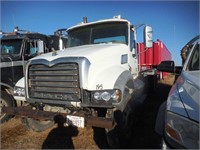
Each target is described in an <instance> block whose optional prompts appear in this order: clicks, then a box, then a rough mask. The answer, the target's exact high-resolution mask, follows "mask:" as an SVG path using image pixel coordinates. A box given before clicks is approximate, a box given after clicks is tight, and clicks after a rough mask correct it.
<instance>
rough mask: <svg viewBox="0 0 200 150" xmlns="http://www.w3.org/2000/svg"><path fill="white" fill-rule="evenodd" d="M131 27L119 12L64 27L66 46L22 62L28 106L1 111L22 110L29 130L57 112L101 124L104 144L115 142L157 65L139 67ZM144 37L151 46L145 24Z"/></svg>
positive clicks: (124, 133) (70, 120) (69, 119)
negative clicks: (24, 67) (118, 14)
mask: <svg viewBox="0 0 200 150" xmlns="http://www.w3.org/2000/svg"><path fill="white" fill-rule="evenodd" d="M136 30H137V27H135V26H134V25H133V24H131V23H130V22H129V21H128V20H126V19H122V18H121V17H120V16H117V17H113V18H112V19H106V20H100V21H96V22H90V23H88V22H87V21H85V20H84V21H83V22H82V23H81V24H78V25H76V26H73V27H71V28H69V29H68V30H67V32H68V41H67V48H66V49H64V50H62V51H56V52H51V53H48V54H42V55H40V56H37V57H35V58H33V59H31V60H29V62H28V63H27V65H26V73H25V98H26V101H27V103H28V106H23V107H15V108H12V107H4V108H2V112H4V113H8V114H14V115H18V116H22V117H23V123H24V124H26V126H28V127H29V128H30V129H32V130H34V131H43V130H45V129H47V128H49V127H50V126H52V124H53V123H54V120H55V118H57V116H60V117H61V118H63V120H64V121H65V123H67V124H68V125H69V124H73V125H75V126H77V127H85V126H86V125H91V126H95V127H101V128H105V131H106V135H107V141H108V144H109V145H110V146H111V147H112V148H119V147H120V143H121V141H122V140H125V139H127V138H128V135H130V134H129V133H131V131H132V124H133V122H134V115H135V112H136V110H137V108H138V107H139V105H140V104H142V102H143V101H144V99H145V98H146V96H147V94H148V92H149V89H151V90H152V89H153V88H155V83H156V82H154V80H155V81H156V80H157V74H156V69H148V70H144V69H143V70H139V64H138V52H137V51H138V50H137V46H136ZM144 43H145V46H146V49H148V48H150V47H152V43H153V39H152V28H151V27H150V26H145V28H144ZM20 88H22V89H20ZM20 90H23V87H16V91H19V92H16V93H15V94H17V93H20V94H19V95H18V96H24V95H22V93H21V92H20Z"/></svg>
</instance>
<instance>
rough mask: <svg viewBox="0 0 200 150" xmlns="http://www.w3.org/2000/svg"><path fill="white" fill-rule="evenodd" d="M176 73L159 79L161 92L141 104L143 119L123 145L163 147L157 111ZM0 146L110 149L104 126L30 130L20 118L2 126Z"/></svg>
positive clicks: (10, 147)
mask: <svg viewBox="0 0 200 150" xmlns="http://www.w3.org/2000/svg"><path fill="white" fill-rule="evenodd" d="M173 80H174V76H172V75H169V76H168V77H167V78H166V79H165V80H163V81H161V82H159V84H158V87H157V91H156V92H155V93H154V94H150V95H149V96H148V98H147V99H146V100H145V102H144V105H142V107H141V111H140V112H141V113H140V114H139V120H138V122H137V124H135V125H134V126H133V129H134V130H133V132H132V133H131V135H132V136H131V139H130V141H129V143H125V144H124V146H123V148H129V149H159V148H160V140H161V137H160V136H159V135H157V134H156V133H155V131H154V127H155V120H156V114H157V111H158V109H159V106H160V104H161V103H162V102H163V101H165V100H166V98H167V95H168V92H169V90H170V88H171V85H172V83H173ZM0 127H1V145H0V149H108V148H109V147H108V145H107V142H106V139H105V133H104V129H102V128H92V127H86V128H84V129H81V128H75V127H58V126H57V125H54V126H53V127H52V128H50V129H48V130H46V131H44V132H33V131H29V130H27V129H26V128H25V127H24V126H23V125H22V124H21V120H20V118H17V117H14V118H12V119H11V120H9V121H8V122H6V123H4V124H2V125H1V126H0Z"/></svg>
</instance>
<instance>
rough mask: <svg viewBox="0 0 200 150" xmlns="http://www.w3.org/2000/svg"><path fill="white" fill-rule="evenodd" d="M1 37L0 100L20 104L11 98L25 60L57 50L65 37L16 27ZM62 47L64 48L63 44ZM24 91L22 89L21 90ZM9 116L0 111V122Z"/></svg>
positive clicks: (5, 102)
mask: <svg viewBox="0 0 200 150" xmlns="http://www.w3.org/2000/svg"><path fill="white" fill-rule="evenodd" d="M1 34H2V35H3V36H2V37H1V62H0V63H1V82H0V85H1V100H0V102H1V103H0V109H1V108H2V107H3V106H20V105H22V103H21V102H20V103H17V101H15V99H14V98H13V88H14V86H15V84H16V82H17V81H18V80H19V79H21V78H22V77H23V76H24V69H25V68H24V67H25V63H26V62H27V60H29V59H30V58H33V57H35V56H37V55H40V54H43V53H48V52H50V51H52V50H59V46H60V44H61V43H63V44H62V45H64V43H66V40H67V39H66V38H64V37H62V36H58V35H51V36H47V35H44V34H40V33H35V32H34V33H33V32H29V31H25V30H20V29H19V28H18V27H16V28H15V29H14V32H12V33H3V32H1ZM63 48H65V47H64V46H63ZM22 92H24V91H22ZM10 117H11V116H10V115H7V114H5V113H1V115H0V122H1V123H2V122H4V121H7V120H8V119H9V118H10Z"/></svg>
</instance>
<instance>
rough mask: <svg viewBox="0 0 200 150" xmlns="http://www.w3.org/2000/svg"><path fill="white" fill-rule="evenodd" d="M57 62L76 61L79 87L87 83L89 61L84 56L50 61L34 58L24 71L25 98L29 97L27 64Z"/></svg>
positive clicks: (51, 63)
mask: <svg viewBox="0 0 200 150" xmlns="http://www.w3.org/2000/svg"><path fill="white" fill-rule="evenodd" d="M58 63H78V66H79V79H80V88H83V84H87V83H88V73H89V67H90V65H91V63H90V62H89V60H88V59H87V58H85V57H61V58H57V59H55V60H52V61H48V60H46V59H34V60H30V61H29V62H28V63H27V65H26V73H25V90H26V98H29V96H28V95H29V93H28V87H27V85H28V79H27V77H28V71H29V70H28V68H29V66H30V65H36V64H44V65H47V66H49V67H51V66H53V65H55V64H58Z"/></svg>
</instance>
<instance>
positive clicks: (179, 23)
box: [1, 0, 200, 65]
mask: <svg viewBox="0 0 200 150" xmlns="http://www.w3.org/2000/svg"><path fill="white" fill-rule="evenodd" d="M199 8H200V3H199V1H135V0H132V1H131V0H130V1H115V0H112V1H92V0H90V1H32V2H31V1H27V2H26V1H8V0H7V1H1V29H2V30H3V31H7V32H9V31H13V28H14V27H15V26H19V28H21V29H26V30H29V31H35V32H40V33H44V34H53V32H54V31H55V30H56V29H58V28H69V27H71V26H73V25H76V24H77V23H80V22H82V18H83V17H84V16H87V18H88V21H89V22H91V21H96V20H99V19H106V18H111V17H113V16H115V15H121V16H122V17H123V18H125V19H128V20H130V21H131V23H132V24H134V25H138V24H142V23H144V24H148V25H150V26H152V27H153V33H154V41H156V40H157V39H160V40H161V41H163V42H164V44H165V45H166V47H167V48H168V49H169V50H170V52H171V53H172V58H173V60H175V62H176V64H177V65H181V58H180V49H181V48H182V47H183V46H184V45H185V44H186V43H187V42H188V41H189V40H190V39H192V38H193V37H195V36H196V35H198V34H199V33H200V32H199V27H200V26H199V23H200V22H199V13H200V12H199V11H200V10H199ZM142 32H143V29H142V28H141V29H139V30H138V35H137V40H138V42H142V41H143V33H142Z"/></svg>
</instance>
